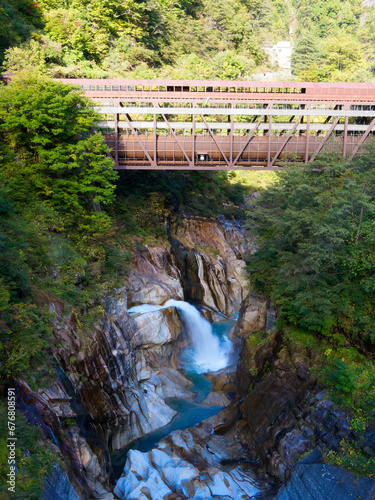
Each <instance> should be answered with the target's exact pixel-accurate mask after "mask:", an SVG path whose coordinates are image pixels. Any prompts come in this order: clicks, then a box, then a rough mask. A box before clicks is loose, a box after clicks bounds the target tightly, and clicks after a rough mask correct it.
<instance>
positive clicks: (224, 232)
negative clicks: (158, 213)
mask: <svg viewBox="0 0 375 500" xmlns="http://www.w3.org/2000/svg"><path fill="white" fill-rule="evenodd" d="M171 236H172V249H173V253H174V254H175V256H176V259H177V262H178V267H179V269H180V272H181V277H182V283H183V288H184V291H185V297H186V300H190V301H193V302H195V303H199V304H201V305H204V306H207V307H208V308H209V309H210V310H213V311H214V312H215V311H219V312H220V313H222V314H224V315H226V316H230V315H232V314H234V313H236V312H238V311H239V309H240V306H241V303H242V300H243V298H244V295H245V292H244V290H245V287H246V285H247V281H246V277H245V270H244V267H245V261H244V260H243V256H244V254H245V253H246V252H247V251H249V250H251V249H250V248H249V244H248V243H246V239H245V233H244V229H243V228H242V227H241V225H240V224H239V223H236V222H229V221H227V222H225V221H224V223H223V224H218V223H217V222H215V221H213V220H209V219H202V218H186V219H184V220H183V221H182V222H181V223H180V224H178V225H177V224H176V225H172V227H171Z"/></svg>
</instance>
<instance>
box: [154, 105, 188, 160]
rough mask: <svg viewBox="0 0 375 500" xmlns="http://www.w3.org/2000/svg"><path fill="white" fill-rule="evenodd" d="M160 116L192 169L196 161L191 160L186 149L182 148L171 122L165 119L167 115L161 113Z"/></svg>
mask: <svg viewBox="0 0 375 500" xmlns="http://www.w3.org/2000/svg"><path fill="white" fill-rule="evenodd" d="M160 114H161V116H162V118H163V120H164V121H165V123H166V124H167V127H168V128H169V130H170V131H171V134H172V135H173V138H174V140H175V141H176V142H177V145H178V147H179V148H180V149H181V151H182V154H183V155H184V156H185V158H186V160H187V162H188V164H189V167H192V166H193V164H194V160H190V158H189V157H188V155H187V153H186V151H185V149H184V148H183V146H181V143H180V141H179V140H178V138H177V135H176V132H175V131H174V130H173V128H172V126H171V124H170V123H169V121H168V120H167V118H166V117H165V115H164V114H163V113H160Z"/></svg>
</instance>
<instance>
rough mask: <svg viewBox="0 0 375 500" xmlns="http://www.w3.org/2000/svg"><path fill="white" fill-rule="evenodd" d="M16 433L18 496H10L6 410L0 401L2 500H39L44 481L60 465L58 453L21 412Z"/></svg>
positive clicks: (17, 417)
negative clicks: (45, 441)
mask: <svg viewBox="0 0 375 500" xmlns="http://www.w3.org/2000/svg"><path fill="white" fill-rule="evenodd" d="M14 424H15V428H16V429H17V446H16V449H15V460H16V464H17V476H16V477H17V479H16V488H15V492H14V493H13V492H9V491H8V486H9V484H7V483H6V481H7V480H9V477H8V476H7V474H9V464H8V457H9V449H8V448H7V445H8V444H9V441H8V440H7V439H6V437H7V435H8V415H7V406H6V404H5V402H4V401H0V431H1V437H0V477H1V479H2V481H1V485H0V498H1V500H11V499H12V500H25V499H26V498H27V500H40V498H41V495H42V491H43V485H44V480H45V477H46V476H48V474H50V473H51V471H52V467H53V465H54V464H55V463H56V462H57V461H58V458H57V455H56V453H55V452H54V451H53V450H52V449H50V448H49V447H48V446H45V443H44V442H43V440H42V438H43V432H42V431H41V429H40V428H38V427H34V426H32V425H30V424H28V423H27V421H26V419H25V417H24V416H22V415H21V413H20V412H19V411H16V414H15V421H14Z"/></svg>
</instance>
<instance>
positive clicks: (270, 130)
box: [267, 115, 272, 168]
mask: <svg viewBox="0 0 375 500" xmlns="http://www.w3.org/2000/svg"><path fill="white" fill-rule="evenodd" d="M271 134H272V115H269V116H268V151H267V167H268V168H270V167H271V144H272V142H271V139H272V137H271Z"/></svg>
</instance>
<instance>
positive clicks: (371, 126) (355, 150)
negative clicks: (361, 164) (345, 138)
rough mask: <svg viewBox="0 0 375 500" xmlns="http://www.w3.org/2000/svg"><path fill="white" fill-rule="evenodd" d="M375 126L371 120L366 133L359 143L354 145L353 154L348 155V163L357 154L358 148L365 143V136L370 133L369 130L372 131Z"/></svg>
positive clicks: (374, 121) (374, 122)
mask: <svg viewBox="0 0 375 500" xmlns="http://www.w3.org/2000/svg"><path fill="white" fill-rule="evenodd" d="M374 125H375V118H374V119H373V120H372V122H371V123H370V125H369V126H368V127H367V129H366V132H365V133H364V134H363V136H362V137H361V140H360V141H359V143H358V144H357V145H356V147H355V148H354V149H353V152H352V154H351V155H350V158H349V160H348V161H352V159H353V158H354V155H356V154H357V153H358V150H359V148H360V147H361V146H362V144H363V143H364V142H365V140H366V139H367V136H368V135H369V133H370V132H371V130H372V129H373V127H374Z"/></svg>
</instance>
